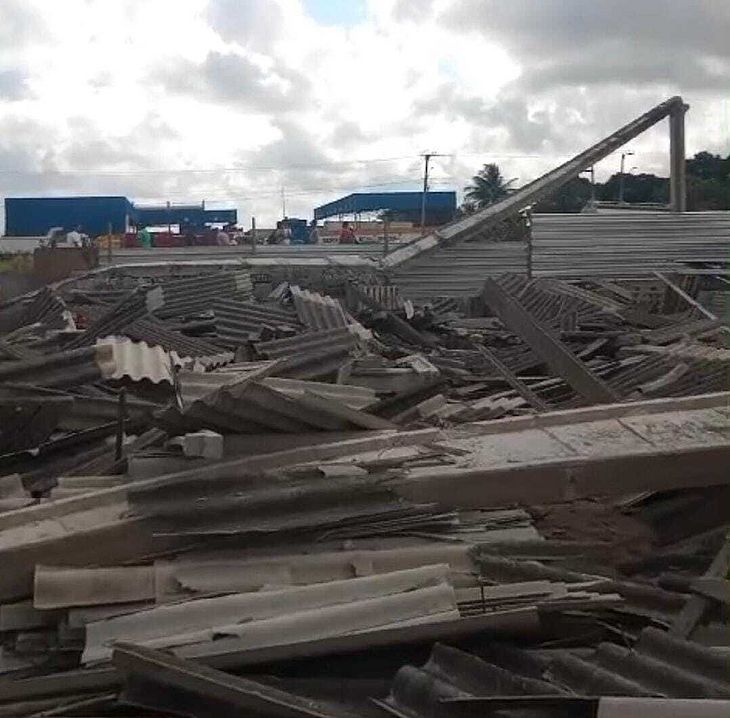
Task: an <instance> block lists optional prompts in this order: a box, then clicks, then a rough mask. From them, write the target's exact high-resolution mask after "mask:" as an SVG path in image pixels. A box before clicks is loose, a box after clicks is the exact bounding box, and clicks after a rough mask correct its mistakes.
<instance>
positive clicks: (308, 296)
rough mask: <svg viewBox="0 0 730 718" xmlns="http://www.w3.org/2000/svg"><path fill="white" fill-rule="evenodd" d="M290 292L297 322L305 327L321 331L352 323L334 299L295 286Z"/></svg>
mask: <svg viewBox="0 0 730 718" xmlns="http://www.w3.org/2000/svg"><path fill="white" fill-rule="evenodd" d="M290 291H291V295H292V300H293V301H294V306H295V307H296V310H297V315H298V316H299V321H301V323H302V324H304V325H305V326H306V327H309V328H310V329H313V330H315V331H321V330H323V329H335V328H337V327H347V326H349V325H350V324H352V323H353V322H352V321H350V319H348V317H347V315H346V314H345V310H344V309H343V308H342V305H341V304H340V303H339V302H338V301H337V300H336V299H333V298H332V297H330V296H325V295H322V294H317V293H316V292H310V291H308V290H306V289H301V288H299V287H297V286H292V287H290Z"/></svg>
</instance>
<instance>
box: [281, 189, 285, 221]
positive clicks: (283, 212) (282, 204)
mask: <svg viewBox="0 0 730 718" xmlns="http://www.w3.org/2000/svg"><path fill="white" fill-rule="evenodd" d="M281 218H282V219H286V195H285V194H284V186H283V185H282V187H281Z"/></svg>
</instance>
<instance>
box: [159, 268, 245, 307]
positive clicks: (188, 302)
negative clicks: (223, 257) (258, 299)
mask: <svg viewBox="0 0 730 718" xmlns="http://www.w3.org/2000/svg"><path fill="white" fill-rule="evenodd" d="M160 286H161V290H162V306H161V307H160V308H158V309H157V310H156V312H155V314H156V315H157V316H158V317H162V318H164V317H172V316H176V317H179V316H182V315H185V314H195V313H196V312H200V311H205V310H207V309H210V305H211V303H212V302H213V301H214V300H215V299H219V298H226V297H230V298H235V299H241V300H243V299H247V298H249V297H250V296H251V293H252V291H253V287H252V284H251V275H250V274H249V273H248V272H247V271H245V270H236V271H233V272H227V271H224V272H216V273H215V274H211V275H205V274H204V275H201V276H197V277H193V278H190V279H173V280H166V281H164V282H162V284H161V285H160Z"/></svg>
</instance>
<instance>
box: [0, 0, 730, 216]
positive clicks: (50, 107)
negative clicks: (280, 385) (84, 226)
mask: <svg viewBox="0 0 730 718" xmlns="http://www.w3.org/2000/svg"><path fill="white" fill-rule="evenodd" d="M674 94H682V95H683V96H684V98H685V100H686V101H687V102H688V103H689V104H690V105H691V110H690V112H689V114H688V115H687V133H688V136H687V144H688V147H687V149H688V152H689V153H694V152H696V151H698V150H700V149H708V150H710V151H713V152H722V153H728V152H730V2H728V0H601V1H599V2H586V1H585V0H0V196H27V195H46V194H53V195H66V194H121V195H126V196H128V197H130V198H131V199H133V200H136V201H139V202H141V203H145V202H155V201H164V200H170V201H172V202H197V201H200V200H201V199H205V200H206V201H207V202H208V203H210V204H211V205H212V206H235V207H238V209H239V218H240V222H241V224H243V225H247V224H248V222H249V221H250V217H251V215H252V214H253V215H255V216H256V217H257V220H258V223H259V226H262V225H271V224H272V223H273V221H274V220H275V219H277V218H279V217H280V216H281V212H282V189H283V193H284V196H285V200H286V210H287V214H289V215H290V216H302V217H311V213H312V208H313V207H314V206H316V205H318V204H321V203H323V202H325V201H328V200H330V199H334V198H336V197H338V196H341V195H344V194H347V193H349V192H353V191H366V190H371V189H383V190H399V189H400V190H405V189H415V188H417V187H418V186H419V182H420V179H419V178H420V174H421V171H422V160H421V159H420V157H419V154H420V153H422V152H424V151H434V152H440V153H444V154H446V155H448V156H447V157H443V158H439V159H437V160H434V163H433V182H432V184H431V187H432V188H433V189H447V188H453V189H459V190H460V189H461V188H462V187H463V185H464V184H465V183H466V182H467V181H468V178H469V177H470V175H472V174H473V173H474V171H475V170H476V169H478V167H479V166H480V165H481V164H482V163H484V162H489V161H495V162H497V163H499V165H500V166H501V168H502V170H503V173H504V174H505V176H506V177H507V178H513V177H515V178H518V184H522V183H524V182H527V181H529V180H531V179H534V178H535V177H536V176H538V175H539V174H541V173H542V172H543V171H545V170H547V169H549V168H550V167H551V166H553V165H555V164H557V163H559V162H561V161H563V160H565V159H567V158H568V157H569V156H571V155H573V154H575V153H577V152H578V151H580V150H582V149H584V148H585V147H586V146H588V145H590V144H592V143H593V142H594V141H596V140H598V139H600V138H601V137H602V136H604V135H606V134H608V133H609V132H611V131H612V130H614V129H616V128H617V127H619V126H621V125H622V124H624V123H625V122H627V121H629V120H630V119H632V118H633V117H634V116H636V115H638V114H640V113H641V112H643V111H645V110H646V109H648V108H649V107H651V106H653V105H654V104H656V103H657V102H660V101H662V100H663V99H666V98H667V97H669V96H671V95H674ZM667 134H668V133H667V129H666V123H662V124H661V125H660V126H658V127H656V128H654V129H653V130H651V131H649V132H648V133H646V134H645V135H644V136H642V137H641V138H639V139H637V140H636V141H635V142H633V143H632V144H631V145H630V147H629V149H632V150H634V151H635V152H636V154H635V156H634V157H633V158H632V165H633V164H635V165H636V166H637V167H638V169H639V170H640V171H654V172H657V173H666V171H667V148H668V137H667ZM617 168H618V158H617V157H616V156H614V157H611V158H608V159H607V160H605V161H604V162H603V163H602V164H601V166H600V167H599V168H598V169H599V174H600V175H601V176H607V175H609V174H611V173H612V172H615V171H616V170H617ZM0 219H2V218H1V217H0Z"/></svg>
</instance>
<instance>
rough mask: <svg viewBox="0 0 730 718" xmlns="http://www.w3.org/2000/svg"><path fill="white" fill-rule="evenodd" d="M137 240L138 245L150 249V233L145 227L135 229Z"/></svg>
mask: <svg viewBox="0 0 730 718" xmlns="http://www.w3.org/2000/svg"><path fill="white" fill-rule="evenodd" d="M137 241H138V242H139V246H140V247H144V248H145V249H150V248H151V247H152V235H151V234H150V231H149V230H148V229H147V227H142V228H141V229H139V230H138V231H137Z"/></svg>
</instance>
